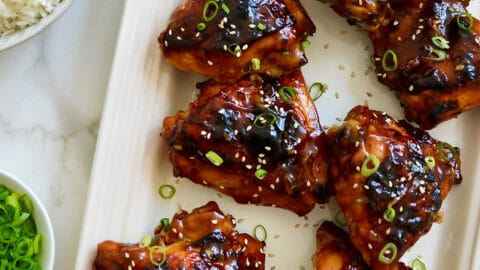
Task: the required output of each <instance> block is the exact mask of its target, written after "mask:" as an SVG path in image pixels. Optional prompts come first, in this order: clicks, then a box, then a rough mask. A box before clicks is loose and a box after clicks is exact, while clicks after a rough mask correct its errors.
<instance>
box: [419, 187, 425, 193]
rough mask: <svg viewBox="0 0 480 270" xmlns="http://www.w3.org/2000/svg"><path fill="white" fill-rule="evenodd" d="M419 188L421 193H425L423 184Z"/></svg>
mask: <svg viewBox="0 0 480 270" xmlns="http://www.w3.org/2000/svg"><path fill="white" fill-rule="evenodd" d="M419 190H420V193H422V194H423V193H425V187H424V186H420V187H419Z"/></svg>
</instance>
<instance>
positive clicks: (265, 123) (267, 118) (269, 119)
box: [253, 112, 277, 128]
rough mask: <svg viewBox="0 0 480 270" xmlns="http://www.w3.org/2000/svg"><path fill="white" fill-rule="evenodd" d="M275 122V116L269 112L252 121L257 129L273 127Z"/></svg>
mask: <svg viewBox="0 0 480 270" xmlns="http://www.w3.org/2000/svg"><path fill="white" fill-rule="evenodd" d="M276 121H277V117H276V116H275V114H273V113H271V112H264V113H261V114H259V115H257V116H255V119H254V120H253V125H254V126H256V127H258V128H267V127H270V126H271V125H273V124H274V123H275V122H276Z"/></svg>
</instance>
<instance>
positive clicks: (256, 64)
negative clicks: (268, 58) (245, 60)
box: [251, 58, 260, 70]
mask: <svg viewBox="0 0 480 270" xmlns="http://www.w3.org/2000/svg"><path fill="white" fill-rule="evenodd" d="M251 65H252V69H253V70H260V59H258V58H252V64H251Z"/></svg>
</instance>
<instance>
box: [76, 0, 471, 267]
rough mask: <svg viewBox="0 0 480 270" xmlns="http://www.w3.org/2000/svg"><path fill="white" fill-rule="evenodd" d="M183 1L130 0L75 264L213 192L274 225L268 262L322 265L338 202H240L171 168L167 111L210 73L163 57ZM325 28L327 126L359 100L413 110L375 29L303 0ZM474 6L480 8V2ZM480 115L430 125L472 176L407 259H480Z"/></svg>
mask: <svg viewBox="0 0 480 270" xmlns="http://www.w3.org/2000/svg"><path fill="white" fill-rule="evenodd" d="M179 4H180V1H177V0H143V1H136V0H127V1H126V4H125V5H126V6H125V10H124V17H123V22H122V27H121V31H120V34H119V39H118V44H117V48H116V56H115V60H114V63H113V67H112V73H111V78H110V84H109V88H108V92H107V97H106V102H105V107H104V112H103V117H102V122H101V128H100V133H99V137H98V142H97V148H96V153H95V159H94V164H93V168H92V174H91V180H90V181H91V182H90V189H89V194H88V200H87V204H86V208H85V214H84V221H83V228H82V235H81V238H80V239H81V240H80V243H79V246H78V256H77V261H76V269H91V268H92V260H93V258H94V256H95V252H96V246H97V244H98V243H99V242H101V241H103V240H106V239H111V240H116V241H120V242H136V241H138V240H139V239H140V237H141V236H143V235H145V234H150V235H151V234H152V233H153V228H154V226H156V225H157V224H158V222H159V220H160V219H161V218H163V217H169V218H170V217H172V215H173V214H174V213H175V212H176V211H177V210H178V209H185V210H191V209H193V208H195V207H198V206H201V205H203V204H205V203H206V202H208V201H210V200H214V201H217V202H218V203H219V205H220V208H221V209H222V210H224V211H225V212H226V213H229V214H232V215H233V216H234V217H236V218H237V219H238V220H239V221H241V222H239V224H238V226H237V229H238V230H239V231H241V232H249V233H251V232H252V229H253V228H254V227H255V226H256V225H257V224H263V225H264V226H265V227H266V228H267V231H268V239H267V249H266V253H267V256H266V259H267V262H266V266H267V267H266V269H289V270H291V269H312V262H311V258H312V255H313V253H314V251H315V231H316V228H317V226H318V224H319V223H320V222H321V221H323V220H327V219H330V220H331V219H332V217H333V215H334V214H335V213H336V212H337V211H338V207H337V206H336V204H335V202H334V200H333V199H332V200H331V202H330V203H329V204H327V205H325V206H317V207H316V208H315V209H314V211H313V212H311V213H310V214H308V216H306V217H298V216H296V215H295V214H293V213H290V212H288V211H286V210H282V209H276V208H269V207H259V206H254V205H240V204H237V203H235V202H234V201H233V200H232V199H231V198H229V197H227V196H223V195H221V194H219V193H218V192H216V191H214V190H210V189H207V188H204V187H202V186H199V185H195V184H193V183H191V182H190V181H189V180H186V179H177V178H175V177H173V175H172V166H171V164H170V163H169V161H168V158H167V145H166V144H165V143H164V142H163V141H162V140H161V138H160V136H159V134H160V130H161V126H162V121H163V118H164V117H165V116H167V115H173V114H174V113H175V112H176V111H178V110H184V109H186V108H187V106H188V103H189V102H190V101H191V100H193V98H194V97H195V95H196V89H195V83H196V82H199V81H202V80H204V78H202V77H200V76H198V75H195V74H190V73H185V72H181V71H178V70H176V69H175V68H173V67H172V66H170V65H169V64H168V63H166V61H165V59H163V58H162V56H161V53H160V50H159V46H158V45H157V42H156V38H157V36H158V34H159V33H160V31H161V30H163V29H164V28H165V27H166V26H167V23H168V19H169V17H170V14H171V12H172V11H173V10H174V8H175V7H176V6H177V5H179ZM303 4H304V6H305V7H306V10H307V11H308V12H309V14H310V16H311V18H312V19H313V20H314V22H315V24H316V26H317V33H316V34H315V36H314V37H312V38H310V41H311V42H312V45H311V46H310V47H308V48H307V56H308V58H309V63H308V64H307V65H306V66H304V67H303V68H302V71H303V73H304V75H305V78H306V80H307V83H308V84H312V83H313V82H317V81H319V82H324V83H326V84H328V91H327V92H326V93H325V94H324V95H323V96H322V97H321V98H320V99H319V100H317V101H316V106H317V109H318V112H319V115H320V120H321V122H322V125H324V126H326V127H328V126H331V125H333V124H335V123H338V122H339V120H341V119H342V118H343V117H344V116H345V115H346V113H347V112H348V111H349V110H350V109H351V108H352V107H353V106H355V105H357V104H368V105H369V106H370V107H371V108H372V109H377V110H383V111H386V112H388V113H389V114H391V115H393V116H395V117H399V118H401V117H402V112H401V108H400V105H399V102H398V100H397V99H396V98H395V96H394V95H393V93H391V92H390V91H388V90H387V88H386V87H384V86H383V85H381V84H380V83H378V82H377V80H376V78H375V74H374V72H373V71H372V70H373V69H372V66H371V64H370V55H371V53H372V46H371V43H370V41H369V40H368V38H367V37H366V35H365V34H364V33H362V32H361V31H359V30H358V29H357V28H355V27H352V26H349V25H348V24H347V23H346V21H345V20H344V19H342V18H340V17H339V16H337V15H336V14H334V12H333V11H332V10H330V9H329V7H328V6H326V5H324V4H322V3H321V2H318V1H316V0H304V1H303ZM469 10H470V12H471V13H472V14H473V15H474V16H477V17H478V16H479V15H480V2H479V1H473V3H472V4H471V6H470V9H469ZM479 118H480V111H479V110H478V109H476V110H472V111H469V112H467V113H464V114H462V115H461V116H460V117H458V118H457V119H454V120H451V121H449V122H447V123H443V124H441V125H440V126H439V127H437V128H435V129H434V130H432V131H431V134H432V135H433V136H434V137H436V138H439V139H441V140H445V141H448V142H450V143H451V144H452V145H456V146H459V147H460V149H461V159H462V170H463V177H464V181H463V183H462V184H461V185H459V186H455V187H454V188H453V190H452V191H451V192H450V195H449V197H448V198H447V200H446V201H445V203H444V214H445V217H444V219H443V223H442V224H434V225H433V227H432V229H431V231H430V233H429V234H427V235H426V236H424V237H423V238H421V239H420V241H419V242H417V244H416V245H415V246H414V247H413V248H411V249H410V250H409V251H408V253H407V254H406V255H405V256H404V257H403V258H402V260H403V261H405V262H407V263H409V262H410V261H411V260H412V259H413V258H415V257H417V256H420V257H421V258H422V259H423V261H424V262H425V263H426V265H427V268H428V269H435V270H451V269H480V231H479V216H480V215H479V212H480V211H479V210H480V199H479V198H480V181H479V180H478V179H480V170H479V168H480V166H479V165H480V161H479V154H480V140H478V138H479V137H480V128H479V127H478V126H477V125H476V123H477V121H478V119H479ZM162 184H172V185H174V186H175V187H176V189H177V193H176V194H175V196H174V197H173V198H172V199H169V200H165V199H162V198H161V197H160V196H159V195H158V193H157V190H158V187H159V186H160V185H162ZM79 214H81V213H79Z"/></svg>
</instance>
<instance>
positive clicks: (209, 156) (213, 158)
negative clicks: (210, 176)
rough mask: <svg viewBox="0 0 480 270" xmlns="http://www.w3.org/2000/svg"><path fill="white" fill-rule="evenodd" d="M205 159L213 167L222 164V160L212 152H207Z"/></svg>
mask: <svg viewBox="0 0 480 270" xmlns="http://www.w3.org/2000/svg"><path fill="white" fill-rule="evenodd" d="M205 157H206V158H207V159H208V160H210V162H211V163H212V164H213V165H215V166H220V165H222V164H223V158H222V157H221V156H219V155H218V154H217V153H215V152H214V151H211V150H210V151H208V152H207V153H206V154H205Z"/></svg>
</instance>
